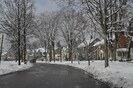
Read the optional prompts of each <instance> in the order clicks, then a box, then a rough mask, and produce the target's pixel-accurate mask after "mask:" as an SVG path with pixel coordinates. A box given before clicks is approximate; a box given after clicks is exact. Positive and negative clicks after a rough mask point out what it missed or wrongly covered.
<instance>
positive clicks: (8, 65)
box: [0, 61, 32, 75]
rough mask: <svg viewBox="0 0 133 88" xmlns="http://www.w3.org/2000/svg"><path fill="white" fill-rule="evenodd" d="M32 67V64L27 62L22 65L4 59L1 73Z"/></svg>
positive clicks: (0, 69)
mask: <svg viewBox="0 0 133 88" xmlns="http://www.w3.org/2000/svg"><path fill="white" fill-rule="evenodd" d="M30 67H32V64H30V63H27V64H26V65H25V64H23V63H22V65H20V66H19V65H18V63H16V62H15V61H2V62H1V64H0V75H4V74H8V73H12V72H16V71H22V70H25V69H28V68H30Z"/></svg>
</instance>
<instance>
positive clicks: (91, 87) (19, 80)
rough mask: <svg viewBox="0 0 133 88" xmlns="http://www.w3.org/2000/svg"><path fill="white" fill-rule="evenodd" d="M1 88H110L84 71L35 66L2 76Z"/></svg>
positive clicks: (60, 66)
mask: <svg viewBox="0 0 133 88" xmlns="http://www.w3.org/2000/svg"><path fill="white" fill-rule="evenodd" d="M0 88H110V87H109V86H108V85H106V84H104V83H102V82H99V81H97V80H95V79H93V78H92V77H90V76H89V75H88V74H87V73H86V72H84V71H83V70H79V69H77V68H73V67H70V66H62V65H51V64H35V66H34V67H32V68H31V69H28V70H25V71H23V72H17V73H13V74H9V75H5V76H0Z"/></svg>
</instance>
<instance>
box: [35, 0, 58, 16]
mask: <svg viewBox="0 0 133 88" xmlns="http://www.w3.org/2000/svg"><path fill="white" fill-rule="evenodd" d="M34 1H35V6H36V13H37V14H39V13H42V12H44V11H45V12H46V11H55V10H57V9H58V6H57V5H56V3H55V2H54V1H53V0H34Z"/></svg>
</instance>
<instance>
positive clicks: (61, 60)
mask: <svg viewBox="0 0 133 88" xmlns="http://www.w3.org/2000/svg"><path fill="white" fill-rule="evenodd" d="M60 62H62V47H60Z"/></svg>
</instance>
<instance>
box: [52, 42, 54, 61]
mask: <svg viewBox="0 0 133 88" xmlns="http://www.w3.org/2000/svg"><path fill="white" fill-rule="evenodd" d="M54 47H55V45H54V42H53V41H52V48H53V59H54V62H55V49H54Z"/></svg>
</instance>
